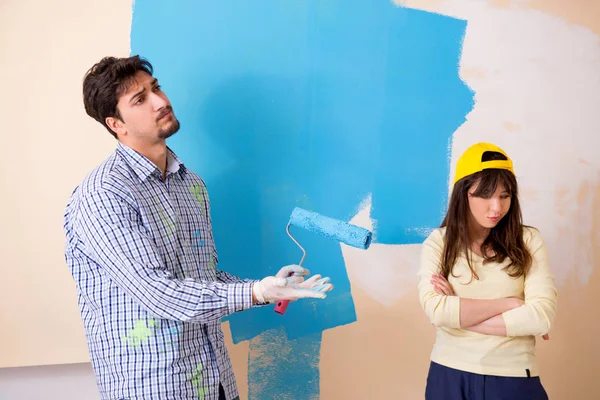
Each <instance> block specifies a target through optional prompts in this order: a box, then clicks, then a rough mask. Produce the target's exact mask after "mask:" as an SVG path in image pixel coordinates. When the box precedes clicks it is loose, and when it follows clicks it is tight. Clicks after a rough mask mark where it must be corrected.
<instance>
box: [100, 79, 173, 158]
mask: <svg viewBox="0 0 600 400" xmlns="http://www.w3.org/2000/svg"><path fill="white" fill-rule="evenodd" d="M117 109H118V110H119V113H120V115H121V119H120V120H119V119H117V118H112V117H111V118H107V123H108V125H109V126H110V127H111V129H113V130H114V131H115V132H116V133H117V135H118V137H119V139H120V140H121V141H123V142H124V143H125V144H128V145H130V146H131V147H133V148H135V147H136V145H138V144H139V145H144V144H153V143H156V142H159V141H162V140H165V139H167V138H168V137H169V136H171V135H173V134H174V133H175V132H177V131H178V130H179V121H178V120H177V118H175V114H174V113H173V109H172V107H171V103H170V102H169V99H168V98H167V95H166V94H165V93H164V92H163V91H162V90H161V89H160V86H159V85H158V80H157V79H156V78H153V77H152V76H151V75H149V74H148V73H146V72H144V71H138V72H136V74H135V75H134V76H133V78H132V81H131V82H129V85H128V86H127V90H126V91H125V93H123V94H122V95H121V96H120V97H119V101H118V103H117ZM109 120H111V122H109Z"/></svg>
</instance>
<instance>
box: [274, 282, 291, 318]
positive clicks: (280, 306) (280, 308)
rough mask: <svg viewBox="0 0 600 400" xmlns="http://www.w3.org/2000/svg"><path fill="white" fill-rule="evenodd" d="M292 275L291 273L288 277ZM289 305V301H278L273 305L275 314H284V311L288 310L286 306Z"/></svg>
mask: <svg viewBox="0 0 600 400" xmlns="http://www.w3.org/2000/svg"><path fill="white" fill-rule="evenodd" d="M292 275H294V274H293V273H291V274H290V275H289V276H292ZM289 304H290V301H289V300H278V301H277V304H276V305H275V312H276V313H278V314H281V315H283V314H285V311H286V310H287V308H288V305H289Z"/></svg>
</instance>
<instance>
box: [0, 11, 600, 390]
mask: <svg viewBox="0 0 600 400" xmlns="http://www.w3.org/2000/svg"><path fill="white" fill-rule="evenodd" d="M193 3H194V2H189V3H186V2H179V3H178V4H177V5H172V6H169V7H166V6H164V5H163V4H161V3H159V2H152V1H148V0H145V1H141V0H138V1H137V3H136V4H135V7H134V8H133V10H132V6H131V4H130V3H129V2H127V1H116V0H111V1H110V2H106V1H105V2H102V3H100V2H98V3H97V4H94V3H91V2H87V3H85V4H84V3H82V2H75V1H62V2H59V3H56V2H54V3H53V4H52V5H50V4H48V5H46V4H45V3H44V4H41V3H33V2H31V1H19V2H16V1H4V2H2V3H1V4H0V29H1V30H2V35H0V43H1V44H2V50H3V54H11V55H13V57H12V58H11V60H12V62H11V63H10V64H7V63H5V64H3V65H2V74H1V76H2V78H0V79H2V80H3V82H2V83H3V85H2V86H3V88H4V90H5V93H7V94H6V95H5V96H3V97H2V100H1V101H2V104H0V105H1V106H2V107H1V109H2V110H3V112H4V113H5V114H6V116H5V117H4V118H3V120H4V121H7V122H6V123H7V124H8V126H5V129H3V133H2V135H3V141H4V143H5V144H7V146H6V147H7V148H11V149H18V150H20V151H13V152H12V153H9V154H8V155H7V156H5V157H4V158H2V159H1V161H0V162H1V163H2V164H1V165H0V167H1V168H0V170H1V171H2V183H3V187H9V188H11V191H10V193H19V194H18V195H16V196H11V197H10V198H9V197H8V196H2V198H1V199H0V201H1V202H2V210H3V211H4V213H5V215H3V221H6V226H11V227H13V229H12V230H11V231H9V232H7V231H5V232H3V233H2V235H3V236H2V240H0V243H1V244H0V246H2V247H1V248H0V251H1V253H0V254H3V255H4V257H3V262H2V264H1V266H0V269H1V272H2V274H3V276H10V277H11V279H3V280H2V282H1V283H0V285H1V286H0V296H1V297H0V302H1V304H2V308H1V309H0V310H1V314H0V323H1V324H2V325H3V326H9V327H10V329H5V330H3V331H2V333H0V335H1V336H0V354H2V357H1V358H0V362H1V363H2V364H1V365H2V366H5V367H13V368H5V369H2V370H0V397H2V398H11V399H12V398H15V399H28V398H38V397H39V396H40V395H41V394H44V397H45V398H55V397H56V398H58V397H60V398H69V396H72V397H71V398H81V395H80V394H78V395H76V394H75V390H71V389H77V392H79V391H80V392H81V393H86V394H87V393H89V396H88V395H86V396H85V398H93V395H92V394H91V393H93V392H94V388H93V385H94V383H93V376H92V374H91V370H90V368H89V364H79V365H67V364H70V363H78V362H85V361H87V351H86V349H85V344H84V341H83V333H82V328H81V323H80V321H79V319H78V315H77V310H76V304H75V292H74V288H73V285H72V282H71V280H70V276H69V275H68V271H67V269H66V266H65V265H64V261H63V257H62V246H63V244H62V227H61V224H62V221H61V217H62V211H63V209H64V204H65V202H66V199H67V197H68V195H69V194H70V191H71V190H72V188H73V187H74V185H76V183H77V182H78V181H79V180H80V179H81V178H82V177H83V176H84V174H85V173H86V172H87V171H89V170H90V169H91V168H92V167H93V166H94V165H96V164H97V163H98V162H100V161H101V160H102V159H103V158H104V157H106V155H107V154H108V153H109V152H110V151H111V149H112V147H113V146H114V142H113V141H112V138H111V137H110V136H109V135H108V134H107V133H106V132H105V131H103V128H102V127H101V126H100V125H99V124H97V123H95V122H94V121H92V120H91V119H90V118H88V117H87V116H86V115H85V114H84V111H83V107H82V104H81V78H82V76H83V73H84V72H85V70H86V69H87V68H88V67H89V66H91V65H92V63H93V62H95V61H96V60H97V59H99V58H100V57H102V56H104V55H107V54H112V55H126V54H128V53H129V52H130V51H133V52H141V53H142V54H145V55H147V56H148V57H149V58H150V61H152V62H153V63H154V64H155V66H156V72H157V75H158V76H159V78H160V79H161V84H162V85H163V87H164V88H165V90H166V91H167V93H168V94H169V96H170V97H171V100H172V101H173V103H174V106H175V108H176V110H177V113H178V116H179V117H180V118H181V119H182V131H181V132H180V133H178V134H177V135H176V136H175V137H174V138H173V140H172V142H171V143H170V144H171V145H172V146H173V147H174V148H175V149H176V150H177V151H178V153H180V154H181V155H182V156H183V158H184V160H185V161H186V163H187V164H188V165H189V166H191V167H192V168H193V169H195V170H196V171H197V172H199V173H200V174H201V175H203V177H205V178H206V180H207V182H208V185H209V194H210V195H211V200H212V202H213V207H214V216H213V218H214V219H215V235H216V239H217V246H218V248H219V252H220V266H221V267H222V268H224V269H226V270H229V271H232V272H236V273H240V274H241V273H242V272H241V271H240V270H239V269H238V266H240V267H241V266H243V267H246V264H241V263H240V261H241V259H239V258H237V255H238V254H239V255H243V256H244V258H245V259H252V260H254V261H260V263H259V265H262V266H263V267H255V268H254V269H253V271H252V272H251V274H252V275H253V276H254V275H256V276H260V275H261V274H264V273H266V272H268V271H269V270H271V269H273V268H275V266H276V265H279V263H281V262H283V261H284V260H295V259H296V257H297V256H298V251H297V249H295V248H294V247H293V244H291V243H290V242H289V239H288V238H287V236H285V232H283V231H282V229H283V228H284V226H282V224H281V223H282V221H283V220H284V218H285V216H286V213H289V204H290V203H291V202H295V203H294V204H297V205H300V206H303V207H306V208H313V209H315V210H316V211H319V212H322V213H325V214H328V215H332V216H337V217H340V218H346V219H352V220H353V221H354V222H355V223H357V224H360V225H363V226H367V227H371V228H373V229H374V230H375V232H376V240H375V243H374V244H373V245H372V247H371V249H369V250H368V251H360V250H356V249H350V248H346V247H344V246H342V247H341V248H340V247H339V246H335V245H332V244H331V243H326V242H324V241H320V240H318V239H317V238H313V237H311V235H303V234H302V233H299V237H300V238H301V241H302V243H303V244H307V243H308V245H307V248H309V249H313V250H312V253H310V254H309V257H310V258H308V259H307V264H308V266H309V267H311V268H312V269H314V270H315V271H316V270H319V272H321V271H324V272H326V273H328V274H330V275H332V276H333V277H334V278H335V279H336V293H335V295H332V296H331V297H330V299H329V300H328V301H327V303H325V304H319V307H321V308H319V310H320V313H315V315H316V316H313V317H311V318H310V319H308V320H306V319H305V320H299V319H298V318H300V317H304V318H306V317H307V315H309V314H310V313H308V312H306V311H307V308H308V307H310V304H311V303H309V302H306V303H296V304H293V306H290V309H289V311H288V314H287V315H286V317H287V318H285V319H282V318H277V317H276V316H274V315H272V314H273V313H272V312H266V311H261V312H257V313H255V314H254V315H253V316H252V318H253V319H254V322H250V321H248V318H250V317H249V316H250V314H244V315H239V316H234V317H232V318H228V319H227V321H226V322H225V323H224V326H225V331H226V332H227V333H228V335H227V339H226V340H227V343H228V347H229V349H230V351H231V355H232V358H233V361H234V367H235V369H236V376H237V377H238V381H239V386H240V389H241V392H242V394H243V398H246V397H247V395H248V393H249V394H250V396H251V398H264V396H265V395H268V394H269V393H273V390H274V389H273V387H272V386H269V385H263V384H259V383H258V380H257V379H256V377H257V376H260V375H261V374H262V375H263V376H264V375H267V376H269V381H270V382H271V385H274V384H276V383H277V382H279V380H280V379H283V377H282V376H279V375H277V373H276V372H275V371H276V370H277V368H276V367H280V366H282V365H285V364H279V365H278V364H271V366H270V368H266V369H265V370H259V369H258V368H257V367H256V366H257V365H261V364H260V363H261V360H262V359H261V357H264V356H265V351H267V352H270V354H269V353H266V354H267V355H268V356H269V355H275V356H279V358H282V357H281V355H282V354H283V353H284V352H289V350H290V349H292V350H296V351H298V352H300V353H302V354H303V356H302V357H298V358H295V359H294V360H293V361H294V365H295V366H297V365H303V366H304V368H305V369H306V370H307V371H309V372H310V373H309V374H308V376H310V377H311V378H312V379H310V380H309V381H305V382H303V381H301V380H300V381H299V382H301V383H303V384H304V386H303V385H299V387H296V388H292V389H290V390H291V392H292V393H298V392H297V391H298V390H302V388H304V389H305V392H303V393H305V394H306V393H310V394H312V397H313V398H323V399H333V398H349V399H351V398H363V397H367V396H369V395H370V396H372V395H373V391H374V390H379V389H381V390H384V391H385V395H386V396H388V397H390V398H419V397H422V392H423V388H424V382H425V376H426V371H427V365H428V354H429V351H430V348H431V344H432V341H433V334H434V332H433V329H432V328H431V326H430V325H429V324H428V323H427V321H426V319H425V317H424V315H423V313H422V311H421V310H420V308H419V305H418V302H417V295H416V291H415V271H416V268H417V267H418V264H417V260H418V252H419V245H418V243H419V241H420V240H422V237H423V235H424V234H426V232H427V229H429V228H431V227H433V226H435V225H436V224H437V223H438V221H439V216H440V212H441V209H442V207H443V203H444V201H445V196H446V194H447V193H446V186H447V184H446V182H447V179H448V177H449V176H450V175H451V174H452V173H453V170H452V165H453V164H454V162H455V160H456V157H457V155H458V154H460V153H461V152H462V150H463V149H464V148H465V147H466V146H468V145H469V144H471V143H473V142H474V141H482V140H484V141H492V142H495V143H497V144H498V145H500V146H501V147H503V148H505V150H507V151H508V152H509V154H511V155H512V157H513V159H514V161H515V168H516V170H517V174H518V175H519V179H520V183H521V187H522V202H523V207H524V214H525V219H526V222H527V223H528V224H532V225H536V226H538V227H539V228H540V229H541V231H542V233H543V235H544V237H545V239H546V241H547V243H548V246H549V248H550V254H551V257H552V261H553V265H552V268H553V271H554V273H555V275H556V281H557V285H558V287H559V290H560V303H559V314H558V318H557V321H556V327H555V329H554V330H553V331H552V332H551V340H550V341H548V342H545V341H540V342H538V353H539V357H540V360H541V370H542V379H543V381H544V383H545V385H546V387H547V389H548V391H549V393H550V395H551V398H552V399H570V398H578V399H591V398H595V395H594V391H596V392H595V393H598V392H597V389H596V388H595V385H594V381H593V376H592V365H593V364H592V361H594V360H595V359H596V358H597V357H598V356H599V355H600V354H599V350H598V347H597V346H594V344H593V339H594V336H595V335H596V334H598V333H600V332H599V326H600V324H598V322H597V321H595V320H593V319H592V318H589V315H593V314H592V313H593V312H594V311H595V310H594V308H593V307H592V306H591V304H594V303H597V302H598V300H599V295H598V292H599V290H598V289H599V285H600V282H599V280H600V278H599V277H598V268H599V267H600V261H599V257H600V253H599V249H600V243H599V241H600V239H599V233H600V213H599V212H598V211H597V210H598V209H599V207H598V206H600V189H599V184H598V183H599V166H598V163H599V161H598V157H597V154H595V151H597V149H598V148H599V146H598V145H599V144H600V143H599V142H600V139H599V138H598V135H597V132H598V130H599V128H600V116H599V114H598V113H597V112H595V108H596V107H597V104H599V100H600V98H599V97H600V96H599V94H598V93H600V91H599V90H598V89H600V87H599V86H600V79H599V75H598V71H599V70H600V69H599V68H598V67H600V65H599V64H600V48H599V47H598V35H599V34H600V17H599V16H600V7H599V6H598V5H596V4H597V3H592V2H588V1H585V0H578V1H573V0H569V1H566V0H554V1H544V2H541V1H499V0H496V1H477V2H474V1H458V0H456V1H439V0H436V1H420V0H407V1H403V2H402V5H403V6H405V7H410V9H405V8H400V7H396V6H393V5H392V4H390V3H388V2H385V1H381V2H374V1H372V0H371V1H369V2H366V1H358V2H355V3H352V6H349V5H348V6H347V5H346V4H347V3H344V2H335V1H331V2H327V3H322V2H320V3H318V4H320V5H317V3H316V2H311V1H305V2H294V3H290V4H287V3H286V6H282V5H277V4H278V3H277V4H275V3H273V2H268V1H257V2H254V3H253V6H252V7H246V6H245V5H244V4H241V3H240V4H238V5H237V6H236V7H237V8H236V9H232V8H231V7H230V6H224V5H222V4H218V2H205V3H203V4H202V5H201V6H199V5H197V4H193ZM348 4H349V3H348ZM161 7H165V8H164V9H163V8H161ZM201 7H202V8H201ZM421 10H422V11H421ZM341 11H344V17H343V18H342V13H341ZM432 13H435V14H432ZM265 15H270V17H269V18H265V17H264V16H265ZM158 16H160V18H161V19H160V20H159V19H157V17H158ZM275 17H279V18H275ZM223 21H226V22H227V23H225V22H223ZM376 22H377V23H376ZM158 26H161V27H163V29H158V28H157V27H158ZM508 26H509V27H510V29H509V28H507V27H508ZM107 27H110V29H107ZM291 27H294V29H291ZM431 28H438V29H441V31H438V34H433V33H431V32H432V31H433V30H432V29H431ZM273 32H277V35H273ZM273 55H275V56H273ZM347 59H351V60H352V62H351V63H344V62H343V60H347ZM41 66H45V69H42V67H41ZM311 71H312V72H311ZM429 82H431V83H432V84H431V85H428V83H429ZM4 113H3V114H4ZM228 113H229V114H228ZM3 116H4V115H3ZM32 116H35V117H32ZM281 132H286V135H282V134H281ZM341 132H343V134H341ZM417 132H428V133H429V134H428V135H427V136H425V135H419V134H418V133H417ZM258 138H260V139H263V140H265V141H266V143H270V145H271V146H263V145H259V144H257V143H256V141H254V140H255V139H258ZM565 139H567V140H565ZM272 148H278V149H281V148H285V149H286V152H285V153H284V154H283V156H280V155H279V154H278V152H273V151H271V150H270V149H272ZM324 149H325V150H326V151H323V150H324ZM396 149H397V151H398V152H393V151H391V150H396ZM334 150H337V151H338V152H336V153H334ZM340 151H341V152H340ZM198 154H201V156H198ZM303 154H304V155H309V157H301V156H302V155H303ZM340 154H341V155H340ZM446 154H449V155H450V160H446V158H445V157H446ZM444 161H451V163H450V164H448V163H447V162H446V163H444ZM403 163H404V164H403ZM437 163H440V164H437ZM16 165H18V166H19V168H18V169H17V168H15V167H14V166H16ZM348 165H353V166H354V167H355V168H348ZM50 168H52V172H53V173H52V174H51V175H50V176H48V177H45V178H44V175H43V174H44V173H46V174H47V172H48V170H50ZM15 170H16V171H18V173H14V172H13V171H15ZM322 171H324V172H322ZM415 172H418V174H415ZM243 174H246V175H243ZM241 181H247V182H252V183H254V186H255V187H258V188H260V192H259V193H251V195H248V193H249V192H248V191H247V190H248V188H246V187H243V186H241ZM419 183H425V185H420V186H419V185H418V184H419ZM415 185H416V186H415ZM332 188H335V190H331V189H332ZM404 188H411V190H412V193H413V196H412V199H414V200H413V202H412V203H411V200H410V199H408V200H407V196H406V191H405V190H404ZM415 188H416V189H415ZM415 190H417V192H414V191H415ZM240 194H244V196H243V197H242V196H240ZM239 198H244V199H246V200H247V201H246V203H243V204H242V203H239V202H237V203H236V200H237V199H239ZM38 199H43V201H42V202H40V201H39V200H38ZM415 200H416V201H415ZM399 205H402V207H400V206H399ZM233 206H236V208H237V209H238V210H240V211H242V212H240V213H239V214H235V213H231V210H232V209H233ZM406 210H411V212H406ZM243 211H246V212H243ZM253 215H260V219H252V218H249V217H248V216H253ZM233 226H234V227H235V229H236V235H235V236H232V235H227V232H228V230H230V229H231V227H233ZM253 232H254V233H256V232H260V233H261V234H260V235H256V234H255V235H254V236H255V237H252V233H253ZM240 239H241V240H240ZM265 243H269V245H270V246H271V249H272V250H271V251H269V252H263V251H260V249H261V248H264V247H265V246H266V245H265ZM32 246H35V247H34V249H35V251H31V250H29V249H31V248H32ZM273 249H275V250H273ZM309 252H310V250H309ZM236 269H237V270H236ZM31 294H36V295H35V296H32V295H31ZM16 304H19V305H20V308H19V309H17V307H16V306H15V305H16ZM325 314H326V315H328V318H322V317H321V316H322V315H325ZM332 315H335V316H336V317H335V318H334V317H331V316H332ZM294 317H296V318H294ZM298 321H300V323H298ZM284 333H285V335H284ZM286 335H287V338H285V336H286ZM265 339H267V340H265ZM234 343H235V344H234ZM263 343H270V345H269V346H268V347H266V348H265V346H264V345H263ZM307 349H308V350H309V351H307ZM46 364H66V365H62V366H60V365H59V366H46V367H44V366H39V365H46ZM32 365H38V367H27V366H32ZM17 366H19V367H21V368H14V367H17ZM315 378H316V379H315ZM57 382H59V383H60V384H59V385H57ZM344 382H345V383H344ZM348 383H351V384H348ZM67 387H68V388H69V390H68V391H66V390H65V388H67ZM306 397H309V396H308V395H307V396H306ZM279 398H285V397H284V395H282V394H281V393H280V394H279ZM296 398H300V397H297V396H296Z"/></svg>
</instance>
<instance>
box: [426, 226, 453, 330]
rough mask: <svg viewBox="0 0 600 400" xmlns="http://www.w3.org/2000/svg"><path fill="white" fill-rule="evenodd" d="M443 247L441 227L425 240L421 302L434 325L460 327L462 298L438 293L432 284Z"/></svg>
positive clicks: (437, 271) (438, 266)
mask: <svg viewBox="0 0 600 400" xmlns="http://www.w3.org/2000/svg"><path fill="white" fill-rule="evenodd" d="M443 248H444V238H443V235H442V232H441V230H440V229H436V230H434V231H433V232H432V233H431V234H430V235H429V237H428V238H427V239H426V240H425V241H424V242H423V245H422V248H421V264H420V266H419V273H418V277H417V280H418V292H419V302H420V303H421V307H423V310H425V314H426V315H427V318H429V321H431V323H432V324H433V325H435V326H438V327H439V326H444V327H447V328H460V299H459V298H458V297H457V296H445V295H441V294H438V293H436V292H435V290H434V287H433V285H432V284H431V277H432V275H434V274H438V273H439V271H440V265H441V261H442V251H443Z"/></svg>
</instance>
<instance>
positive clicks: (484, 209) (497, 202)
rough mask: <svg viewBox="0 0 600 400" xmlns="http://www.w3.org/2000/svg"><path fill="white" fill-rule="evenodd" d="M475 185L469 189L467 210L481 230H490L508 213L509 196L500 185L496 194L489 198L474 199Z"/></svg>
mask: <svg viewBox="0 0 600 400" xmlns="http://www.w3.org/2000/svg"><path fill="white" fill-rule="evenodd" d="M477 185H478V184H477V183H475V184H474V185H472V186H471V187H470V188H469V191H468V196H469V209H470V210H471V216H472V218H473V220H474V221H475V222H476V223H477V224H478V225H480V226H481V227H482V228H486V229H491V228H493V227H495V226H496V225H498V222H500V220H501V219H502V218H504V216H505V215H506V214H507V213H508V210H509V209H510V201H511V196H510V194H509V193H508V191H507V190H506V188H505V187H504V185H502V183H500V184H498V187H497V188H496V192H494V194H492V196H491V197H490V198H483V197H475V196H473V193H475V191H476V190H477Z"/></svg>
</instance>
